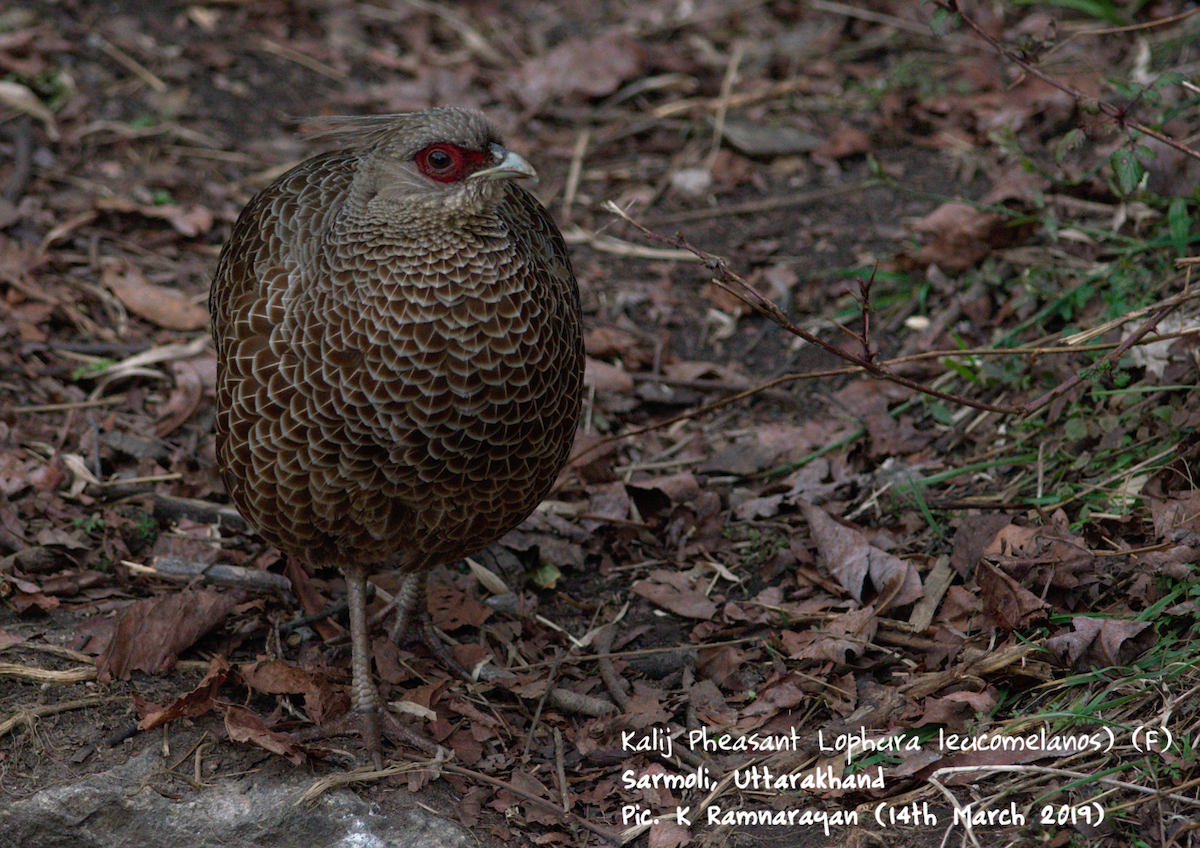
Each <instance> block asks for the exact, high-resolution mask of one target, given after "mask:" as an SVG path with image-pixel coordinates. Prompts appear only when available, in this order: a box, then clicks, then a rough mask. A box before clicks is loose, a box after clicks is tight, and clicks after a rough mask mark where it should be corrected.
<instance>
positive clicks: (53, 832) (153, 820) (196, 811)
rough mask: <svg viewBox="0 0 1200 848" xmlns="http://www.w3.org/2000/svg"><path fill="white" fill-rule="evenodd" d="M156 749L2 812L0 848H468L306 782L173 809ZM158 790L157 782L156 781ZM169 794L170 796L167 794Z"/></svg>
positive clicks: (445, 834) (233, 786)
mask: <svg viewBox="0 0 1200 848" xmlns="http://www.w3.org/2000/svg"><path fill="white" fill-rule="evenodd" d="M161 767H162V766H161V761H160V758H159V757H158V756H157V754H156V752H155V751H154V749H148V750H147V751H145V752H144V753H142V754H140V755H138V756H137V757H134V758H133V759H131V760H130V761H128V762H127V763H125V764H123V765H121V766H118V767H116V768H114V769H112V770H111V771H107V772H103V773H101V774H94V775H90V776H88V777H85V778H83V779H82V780H80V781H78V782H77V783H73V784H71V785H68V786H59V787H55V788H53V789H46V790H43V791H41V792H39V793H37V794H36V795H34V796H32V797H30V798H26V799H24V800H22V801H17V802H15V803H11V804H6V805H3V806H0V848H168V847H169V848H177V846H187V848H230V847H231V846H239V848H241V846H245V848H252V846H264V848H265V847H266V846H270V848H475V846H477V845H478V843H477V842H476V841H475V840H474V839H473V838H472V837H471V836H470V834H468V833H467V832H466V831H465V830H463V829H462V828H461V827H460V826H459V825H458V824H456V823H454V822H451V821H447V820H445V819H441V818H438V817H436V816H433V815H431V814H429V813H427V812H425V811H424V810H421V809H412V810H406V811H404V812H403V813H402V814H401V815H400V816H395V817H385V816H381V815H379V814H378V813H377V812H376V811H375V810H374V809H373V808H372V806H371V805H370V804H368V803H367V802H365V801H363V800H362V799H361V798H359V797H358V796H357V795H355V794H354V793H353V792H350V791H349V790H345V789H342V790H338V791H336V792H328V793H326V794H325V795H323V796H321V797H320V798H319V799H318V800H317V801H316V802H314V803H313V804H311V805H304V806H297V804H296V801H297V799H298V798H299V796H300V795H301V793H303V792H304V790H305V789H306V788H307V786H308V784H309V783H311V782H312V780H313V778H312V777H311V776H309V777H305V776H301V775H297V776H296V777H295V778H293V779H285V780H282V781H281V780H280V779H278V778H277V777H272V778H269V779H267V778H263V777H262V776H257V775H256V776H246V777H242V778H238V779H229V780H222V781H221V782H219V783H217V784H215V785H212V786H208V787H205V788H203V789H202V790H199V791H196V790H191V789H189V788H186V787H185V788H184V789H183V791H182V797H181V798H178V799H175V798H169V797H166V795H164V794H162V793H160V792H158V791H156V790H155V788H154V786H153V785H152V784H153V783H154V778H155V775H156V772H158V771H159V769H160V768H161ZM159 783H160V784H161V781H159ZM171 794H175V793H174V792H172V793H171Z"/></svg>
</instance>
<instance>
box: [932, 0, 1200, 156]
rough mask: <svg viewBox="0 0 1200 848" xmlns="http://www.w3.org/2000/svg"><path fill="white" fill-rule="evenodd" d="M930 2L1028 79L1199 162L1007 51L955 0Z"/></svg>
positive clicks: (1108, 106) (1189, 152) (1186, 151)
mask: <svg viewBox="0 0 1200 848" xmlns="http://www.w3.org/2000/svg"><path fill="white" fill-rule="evenodd" d="M933 2H934V4H935V5H937V6H938V7H939V8H941V9H944V10H945V11H947V12H950V13H951V14H955V15H958V16H959V18H960V19H961V20H962V22H963V23H965V24H966V25H967V26H968V27H970V28H971V30H972V31H974V33H975V34H976V35H978V36H979V37H980V38H982V39H983V40H984V41H986V42H987V43H988V44H990V45H991V47H992V49H993V50H995V51H996V52H997V53H999V54H1000V55H1001V56H1003V57H1004V58H1005V59H1007V60H1008V61H1010V62H1012V63H1013V64H1015V65H1017V66H1018V67H1020V68H1021V70H1023V71H1025V73H1027V74H1029V75H1030V76H1034V77H1037V78H1038V79H1040V80H1041V81H1042V82H1044V83H1046V84H1047V85H1052V86H1054V87H1055V88H1057V89H1058V90H1059V91H1061V92H1063V93H1065V94H1069V95H1070V96H1071V97H1073V98H1074V99H1075V100H1076V102H1078V103H1086V104H1088V105H1090V106H1094V107H1095V108H1097V109H1099V110H1100V111H1101V112H1103V113H1104V114H1105V115H1107V116H1108V117H1110V118H1112V119H1113V120H1114V121H1116V122H1117V123H1118V124H1120V125H1121V126H1122V127H1129V128H1131V129H1135V130H1137V131H1138V132H1140V133H1143V134H1144V135H1148V136H1150V138H1153V139H1156V140H1157V141H1161V142H1162V143H1163V144H1166V145H1168V146H1170V147H1174V148H1175V149H1176V150H1178V151H1179V152H1180V153H1182V154H1184V155H1185V156H1190V157H1191V158H1193V159H1200V151H1196V150H1193V149H1192V148H1190V147H1188V146H1187V145H1186V144H1184V143H1183V142H1181V141H1176V140H1175V139H1173V138H1171V137H1170V136H1168V135H1164V134H1163V133H1160V132H1159V131H1158V130H1155V129H1152V128H1150V127H1148V126H1146V125H1145V124H1143V123H1141V122H1140V121H1135V120H1134V119H1133V118H1131V117H1129V114H1128V113H1127V112H1126V110H1124V109H1122V108H1121V107H1120V106H1114V105H1113V104H1111V103H1108V102H1107V101H1104V100H1101V99H1100V98H1098V97H1092V96H1091V95H1088V94H1084V93H1083V92H1082V91H1080V90H1079V89H1077V88H1074V87H1073V86H1070V85H1067V84H1066V83H1064V82H1063V81H1062V80H1059V79H1056V78H1054V77H1052V76H1051V75H1050V74H1047V73H1046V72H1045V71H1043V70H1041V69H1040V68H1038V67H1037V66H1036V65H1034V64H1033V63H1031V62H1030V61H1029V60H1027V59H1024V58H1022V57H1021V56H1019V55H1017V54H1016V53H1014V52H1013V51H1011V50H1009V49H1008V48H1007V47H1005V46H1004V44H1002V43H1001V42H1000V41H999V40H997V39H996V38H994V37H993V36H992V35H990V34H988V32H987V31H986V30H984V29H983V27H981V26H980V25H979V24H977V23H976V22H975V21H974V20H973V19H972V18H971V17H970V16H968V15H967V14H966V13H964V12H963V11H962V9H960V8H959V4H958V0H933Z"/></svg>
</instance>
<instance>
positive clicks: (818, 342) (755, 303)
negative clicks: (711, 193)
mask: <svg viewBox="0 0 1200 848" xmlns="http://www.w3.org/2000/svg"><path fill="white" fill-rule="evenodd" d="M605 208H607V209H608V211H610V212H612V213H613V214H615V215H617V216H619V217H621V218H623V219H624V220H625V221H627V222H629V223H630V224H632V225H633V226H634V227H635V228H636V229H637V230H638V231H639V232H641V233H642V234H643V235H644V236H646V237H647V238H649V239H651V240H653V241H657V242H660V243H662V244H669V245H672V246H674V247H677V248H680V249H681V250H686V251H688V252H689V253H691V254H693V255H694V256H696V257H697V258H698V259H699V260H700V261H701V262H702V263H703V264H704V267H706V268H708V270H709V271H711V272H712V273H713V274H715V275H716V279H715V282H716V283H717V285H719V286H720V287H721V288H723V289H725V290H726V291H728V292H729V293H730V294H732V295H734V296H735V297H737V298H738V299H740V300H741V301H742V302H743V303H745V304H747V305H748V306H750V307H752V308H754V309H755V310H757V311H758V312H760V313H762V314H763V315H765V316H766V317H767V318H770V319H771V320H772V321H774V322H775V323H776V324H778V325H779V326H780V327H782V328H783V329H784V330H786V331H787V332H789V333H791V334H792V335H794V336H797V337H799V338H801V339H803V340H804V341H806V342H808V343H809V344H811V345H813V346H815V347H819V348H820V349H821V350H824V351H826V352H827V353H831V354H833V355H834V356H837V357H839V358H841V359H844V360H846V361H847V362H850V363H853V364H854V365H857V366H858V367H859V368H861V369H862V370H863V371H865V372H866V373H868V374H870V375H872V376H874V377H878V378H879V379H881V380H888V381H889V382H892V383H896V384H897V385H900V386H904V387H905V388H909V389H912V390H913V391H916V392H921V393H922V394H927V395H930V396H931V397H935V398H938V399H939V400H944V401H948V402H950V403H954V404H958V405H961V406H969V407H972V408H974V409H981V410H984V411H985V412H997V413H1000V414H1001V415H1020V414H1022V412H1023V411H1024V410H1023V409H1022V408H1021V407H1016V406H996V405H995V404H991V403H984V402H983V401H978V400H974V399H972V398H967V397H963V396H962V395H954V394H950V393H948V392H943V391H940V390H939V389H934V388H931V387H929V386H925V385H922V384H921V383H918V382H917V381H916V380H910V379H909V378H908V377H905V376H902V375H900V374H896V373H894V372H891V371H888V370H887V369H885V368H881V367H880V366H879V365H878V364H877V363H875V362H873V361H871V359H869V358H868V356H869V355H870V354H869V353H868V356H859V355H857V354H854V353H851V352H849V351H846V350H842V349H840V348H838V347H836V346H835V345H832V344H830V343H829V342H827V341H825V340H824V339H822V338H820V337H818V336H816V335H814V334H812V333H810V332H808V330H805V329H804V328H803V327H801V326H799V325H797V324H795V323H793V322H792V320H791V319H790V318H788V317H787V315H785V314H784V312H783V310H782V309H780V308H779V307H778V306H776V305H775V304H774V303H772V302H771V300H770V298H768V297H766V296H765V295H763V294H762V292H760V291H758V289H756V288H754V287H753V286H752V285H750V284H749V283H748V282H746V280H745V279H743V278H742V277H740V276H739V275H737V274H735V273H734V272H733V271H731V270H730V268H729V263H728V262H726V261H725V259H723V258H722V257H720V256H713V255H711V254H708V253H705V252H704V251H703V250H700V249H699V248H697V247H695V246H693V245H692V244H691V243H690V242H688V240H687V239H686V238H684V237H683V234H682V233H679V234H677V235H676V236H675V238H673V239H669V238H667V237H666V236H662V235H659V234H658V233H656V232H654V231H653V230H649V229H647V228H646V227H643V226H642V225H641V224H639V223H638V222H637V221H635V220H633V219H632V218H630V217H629V216H628V215H627V214H625V212H624V211H623V210H622V209H621V208H619V207H618V206H617V205H616V204H615V203H612V202H611V201H610V202H608V203H607V204H605ZM864 347H865V349H866V350H867V351H869V350H870V343H869V340H864ZM733 399H734V398H729V399H727V400H733Z"/></svg>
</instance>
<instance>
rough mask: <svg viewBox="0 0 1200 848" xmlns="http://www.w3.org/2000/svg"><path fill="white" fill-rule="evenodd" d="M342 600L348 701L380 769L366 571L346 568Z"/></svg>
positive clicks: (377, 718) (376, 693) (381, 758)
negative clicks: (346, 629) (347, 615)
mask: <svg viewBox="0 0 1200 848" xmlns="http://www.w3.org/2000/svg"><path fill="white" fill-rule="evenodd" d="M344 571H345V573H346V603H347V605H348V606H349V611H350V669H351V681H352V682H351V684H350V700H351V703H352V704H353V705H354V711H355V712H356V713H358V717H359V721H360V722H361V723H362V740H363V745H364V746H366V749H367V753H369V754H370V755H371V760H372V761H373V762H374V763H375V768H377V769H381V768H383V745H382V744H381V742H380V739H379V690H378V689H376V688H375V684H374V683H373V682H372V681H371V655H372V652H371V639H370V636H369V634H368V632H367V573H366V571H364V570H363V569H361V568H355V567H351V568H346V569H344Z"/></svg>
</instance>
